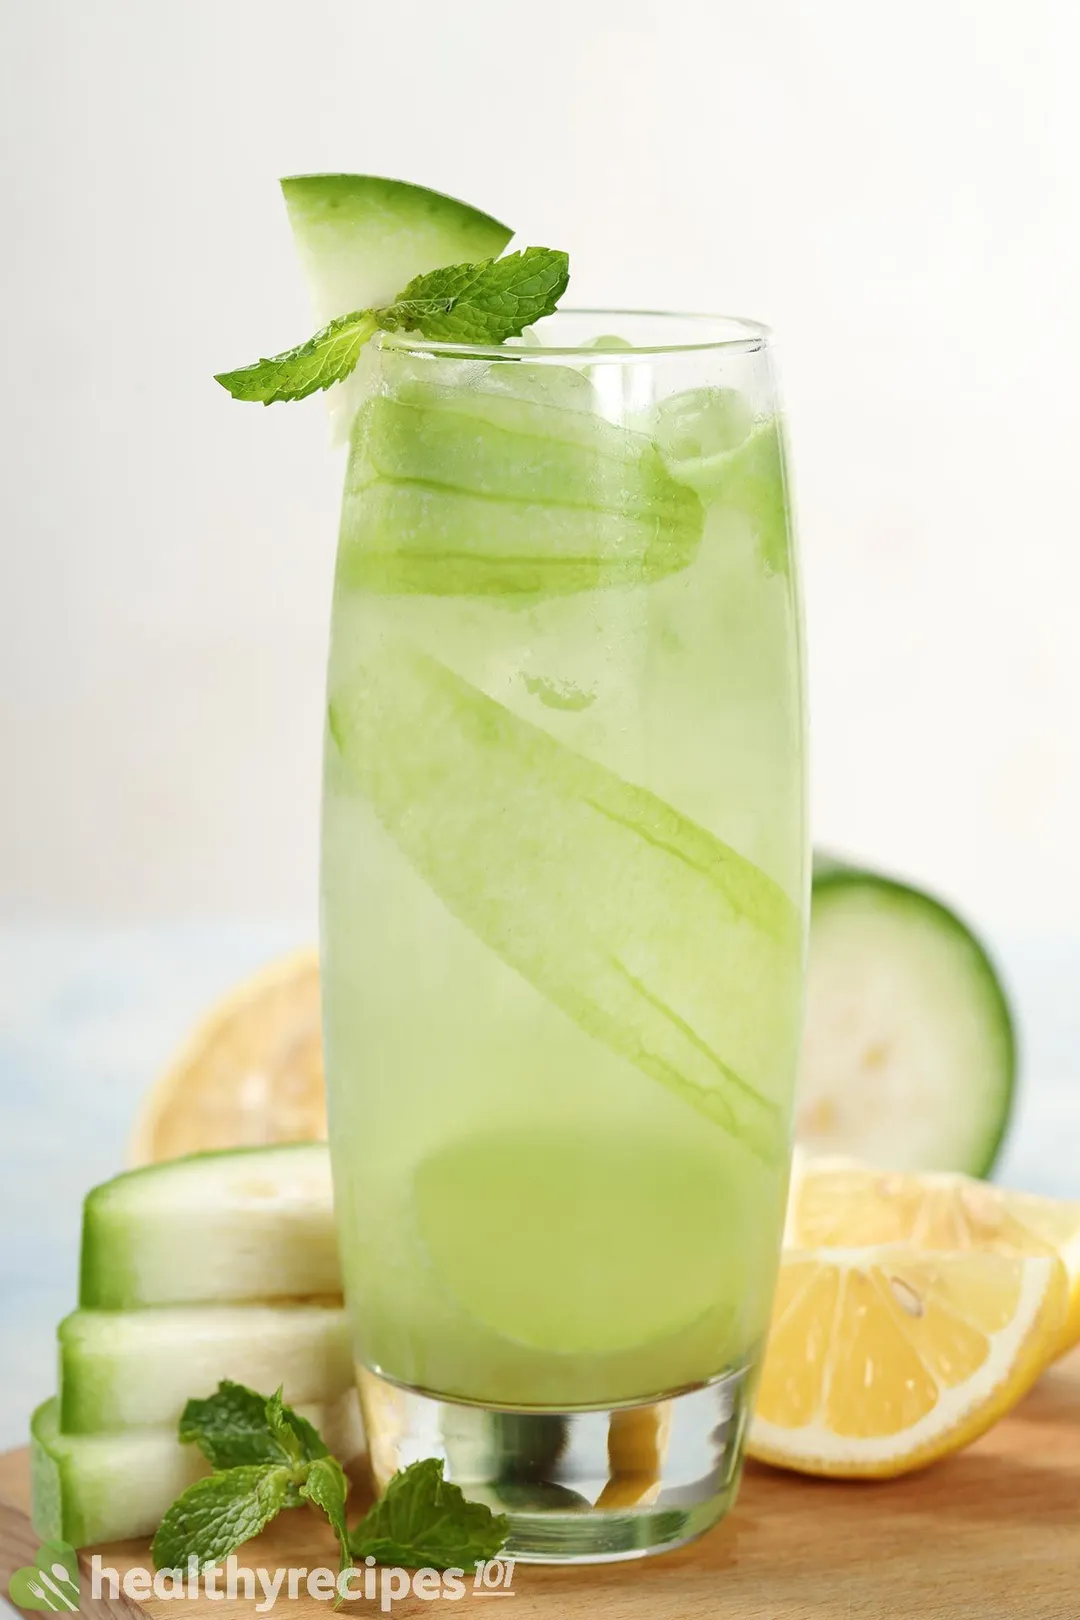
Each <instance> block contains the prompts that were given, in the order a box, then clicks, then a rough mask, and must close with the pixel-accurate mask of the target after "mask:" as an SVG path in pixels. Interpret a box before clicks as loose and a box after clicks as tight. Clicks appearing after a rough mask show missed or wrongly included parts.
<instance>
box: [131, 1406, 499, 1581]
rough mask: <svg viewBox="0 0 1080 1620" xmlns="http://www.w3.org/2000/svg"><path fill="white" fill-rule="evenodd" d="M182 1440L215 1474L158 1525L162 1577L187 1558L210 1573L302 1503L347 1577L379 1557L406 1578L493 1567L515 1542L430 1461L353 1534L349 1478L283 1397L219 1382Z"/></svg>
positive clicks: (394, 1483)
mask: <svg viewBox="0 0 1080 1620" xmlns="http://www.w3.org/2000/svg"><path fill="white" fill-rule="evenodd" d="M180 1438H181V1440H183V1441H185V1442H187V1443H189V1444H192V1443H193V1444H195V1445H197V1446H199V1448H200V1450H201V1451H202V1452H203V1455H204V1456H205V1457H206V1459H207V1461H208V1462H209V1463H210V1464H211V1467H212V1468H213V1470H214V1472H213V1473H211V1474H208V1475H207V1476H206V1477H205V1478H204V1479H198V1480H196V1481H195V1483H194V1484H193V1485H189V1486H188V1488H187V1490H186V1491H183V1492H182V1493H181V1495H180V1496H178V1497H177V1499H176V1501H175V1502H174V1503H173V1504H172V1506H171V1507H170V1508H169V1510H168V1511H167V1513H166V1514H165V1517H164V1518H163V1519H162V1521H161V1523H160V1525H159V1526H158V1529H157V1534H156V1535H155V1536H154V1540H153V1544H152V1547H151V1551H152V1553H153V1558H154V1563H155V1565H156V1566H157V1568H158V1569H182V1568H186V1567H187V1562H188V1559H189V1558H195V1559H197V1560H198V1565H199V1568H200V1569H206V1568H207V1567H208V1566H209V1565H210V1564H216V1563H219V1562H220V1561H221V1560H222V1559H223V1558H227V1557H228V1556H229V1554H230V1553H232V1552H235V1551H236V1549H237V1547H240V1546H242V1545H243V1543H244V1542H245V1541H250V1540H251V1538H252V1536H257V1535H258V1534H259V1532H260V1531H261V1530H265V1528H266V1526H267V1525H268V1524H269V1523H270V1522H271V1521H272V1520H273V1519H274V1518H276V1517H277V1515H278V1513H280V1511H281V1509H282V1508H286V1507H300V1506H302V1505H303V1504H304V1503H305V1502H309V1503H311V1505H312V1506H313V1507H316V1508H318V1509H319V1510H320V1511H321V1512H323V1513H325V1515H326V1517H327V1519H328V1520H329V1521H330V1524H331V1526H332V1528H333V1530H334V1534H335V1535H336V1536H337V1539H338V1546H339V1548H340V1553H341V1568H342V1569H347V1568H349V1567H350V1565H351V1563H352V1561H353V1560H354V1559H356V1560H357V1561H361V1560H363V1559H365V1558H370V1557H374V1558H375V1559H376V1560H377V1561H378V1562H379V1563H381V1564H395V1565H401V1566H403V1567H405V1568H408V1569H421V1568H431V1569H443V1570H445V1569H461V1570H471V1569H474V1568H475V1567H476V1564H477V1563H478V1561H479V1560H481V1559H486V1558H494V1557H495V1555H496V1553H498V1552H499V1551H500V1550H501V1548H502V1546H503V1544H504V1543H505V1541H506V1537H507V1535H508V1533H509V1529H510V1525H509V1521H508V1520H507V1519H506V1518H505V1517H504V1516H503V1515H501V1514H496V1513H492V1512H491V1510H490V1509H489V1508H487V1507H485V1506H484V1505H483V1504H482V1503H480V1502H470V1501H469V1500H468V1498H467V1497H465V1496H464V1495H463V1494H462V1492H461V1491H460V1490H459V1488H458V1487H457V1486H456V1485H454V1484H451V1482H450V1481H449V1480H445V1479H444V1478H443V1465H442V1463H441V1461H439V1460H438V1459H437V1458H434V1457H426V1458H424V1459H422V1460H421V1461H420V1462H415V1463H413V1464H411V1466H410V1467H408V1468H404V1469H402V1470H401V1472H400V1473H397V1474H395V1475H394V1477H393V1478H392V1479H391V1481H390V1483H389V1484H388V1486H387V1487H386V1491H385V1493H384V1494H383V1496H382V1497H381V1498H380V1500H379V1501H378V1502H376V1503H375V1505H374V1507H373V1508H372V1509H371V1510H370V1512H368V1513H367V1514H366V1515H365V1516H364V1518H363V1519H361V1521H360V1523H359V1524H358V1525H357V1526H356V1527H355V1528H354V1529H353V1530H352V1531H351V1532H350V1531H349V1529H348V1527H347V1525H346V1520H345V1502H346V1498H347V1496H348V1490H349V1482H348V1480H347V1478H346V1476H345V1471H344V1469H343V1468H342V1466H341V1464H340V1463H339V1462H338V1460H337V1458H336V1457H332V1456H331V1455H330V1453H329V1451H328V1450H327V1448H326V1445H325V1444H324V1442H323V1440H322V1438H321V1437H320V1435H319V1434H318V1433H317V1431H316V1430H315V1429H314V1428H313V1427H312V1425H311V1424H310V1423H309V1422H308V1421H307V1419H306V1418H302V1417H301V1416H300V1415H299V1413H297V1412H294V1411H293V1410H292V1408H291V1407H288V1406H286V1405H285V1403H284V1402H283V1400H282V1398H281V1391H280V1389H279V1390H278V1391H277V1392H276V1394H274V1395H270V1396H266V1395H259V1394H258V1393H257V1392H256V1391H255V1390H253V1389H247V1388H246V1387H245V1386H244V1385H243V1384H236V1383H233V1382H231V1381H230V1380H228V1379H223V1380H222V1382H221V1383H220V1384H219V1385H218V1387H217V1390H216V1392H215V1393H214V1394H213V1395H210V1396H208V1397H206V1398H205V1399H201V1400H190V1401H188V1403H187V1405H186V1406H185V1408H184V1413H183V1416H182V1417H181V1419H180Z"/></svg>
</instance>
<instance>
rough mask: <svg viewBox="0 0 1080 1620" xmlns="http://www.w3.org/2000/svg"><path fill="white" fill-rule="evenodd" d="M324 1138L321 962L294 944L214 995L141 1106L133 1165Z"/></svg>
mask: <svg viewBox="0 0 1080 1620" xmlns="http://www.w3.org/2000/svg"><path fill="white" fill-rule="evenodd" d="M325 1136H326V1099H325V1095H324V1089H323V1060H322V1034H321V1029H320V1021H319V961H318V957H317V955H316V953H315V952H314V951H298V952H296V953H295V954H294V955H291V956H287V957H284V958H282V959H281V960H280V961H277V962H273V963H271V964H270V965H269V966H268V967H266V968H263V969H262V971H261V972H259V973H257V974H256V975H255V976H254V977H253V978H251V979H247V980H245V981H244V983H242V984H240V985H238V986H237V987H236V988H235V989H234V990H232V991H231V992H230V993H229V994H228V995H227V996H226V997H225V998H224V999H223V1000H222V1001H220V1002H219V1003H218V1004H217V1006H216V1007H215V1008H214V1010H213V1011H212V1012H211V1013H210V1015H209V1016H208V1017H207V1018H206V1019H205V1021H204V1022H203V1023H202V1024H200V1026H199V1027H198V1029H197V1030H196V1031H195V1033H194V1034H193V1035H192V1037H191V1038H190V1040H189V1041H188V1042H187V1044H186V1045H185V1046H184V1048H183V1050H182V1051H181V1052H180V1053H179V1055H178V1056H177V1057H176V1058H175V1060H174V1061H173V1063H172V1064H171V1066H170V1067H169V1069H168V1070H167V1072H166V1073H165V1074H163V1075H162V1077H161V1079H160V1080H159V1081H158V1082H157V1083H156V1085H155V1086H154V1087H153V1089H152V1091H151V1092H150V1094H149V1096H148V1097H147V1098H146V1101H145V1103H144V1104H143V1107H142V1111H141V1113H140V1114H139V1117H138V1119H137V1121H136V1124H135V1129H134V1132H133V1135H132V1142H131V1159H132V1162H133V1163H134V1164H155V1163H157V1162H158V1161H160V1160H162V1159H175V1158H179V1157H180V1155H181V1154H184V1153H202V1152H205V1151H206V1150H207V1149H210V1148H231V1147H255V1146H261V1145H263V1144H267V1143H271V1142H308V1141H319V1140H322V1139H323V1138H325Z"/></svg>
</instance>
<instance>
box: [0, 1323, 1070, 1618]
mask: <svg viewBox="0 0 1080 1620" xmlns="http://www.w3.org/2000/svg"><path fill="white" fill-rule="evenodd" d="M28 1493H29V1481H28V1476H27V1457H26V1452H25V1451H16V1452H9V1453H8V1454H7V1455H6V1456H4V1457H0V1591H3V1592H6V1591H7V1585H8V1581H9V1579H10V1577H11V1573H12V1571H13V1570H14V1569H16V1568H18V1567H19V1566H20V1565H23V1564H27V1563H29V1562H30V1561H31V1559H32V1557H33V1555H34V1552H35V1550H36V1547H37V1538H36V1537H35V1535H34V1533H33V1531H32V1529H31V1527H30V1523H29V1519H28V1517H27V1500H28ZM103 1551H105V1550H104V1549H103ZM107 1554H108V1556H107V1558H106V1562H107V1563H108V1564H109V1565H111V1566H112V1567H114V1568H116V1569H118V1570H120V1571H121V1572H122V1571H123V1570H125V1569H128V1568H130V1567H132V1566H134V1565H143V1566H148V1560H149V1554H148V1550H147V1547H146V1544H145V1543H142V1542H125V1543H121V1544H118V1545H116V1546H114V1547H110V1548H108V1549H107ZM83 1562H84V1566H85V1568H86V1569H87V1570H89V1555H88V1554H87V1555H84V1558H83ZM240 1562H241V1563H242V1564H245V1565H248V1566H250V1567H251V1568H253V1569H254V1568H257V1567H258V1566H259V1565H262V1566H263V1567H265V1568H274V1567H276V1566H282V1565H285V1566H304V1565H306V1566H308V1567H310V1568H313V1567H315V1566H318V1565H324V1564H325V1565H331V1566H332V1565H334V1563H335V1551H334V1546H333V1542H332V1538H331V1537H330V1535H329V1533H328V1531H326V1530H325V1529H324V1528H323V1527H322V1526H320V1524H319V1523H318V1521H317V1520H316V1518H315V1516H314V1515H313V1514H311V1513H309V1512H308V1511H307V1510H304V1511H302V1512H294V1513H288V1514H283V1515H282V1517H281V1519H280V1520H279V1521H278V1522H277V1524H276V1525H275V1526H274V1527H273V1529H272V1530H270V1531H269V1532H268V1533H267V1534H266V1535H265V1536H263V1537H261V1538H260V1540H259V1541H257V1542H252V1543H250V1544H249V1545H248V1546H247V1547H245V1548H244V1549H243V1551H242V1553H241V1555H240ZM89 1586H90V1582H89V1577H88V1575H84V1579H83V1589H84V1598H83V1605H82V1612H83V1613H84V1614H85V1615H87V1616H90V1615H99V1616H101V1615H104V1614H111V1615H115V1616H123V1617H124V1620H138V1617H139V1616H141V1615H144V1614H149V1615H152V1616H154V1617H156V1620H165V1617H167V1616H168V1615H169V1614H170V1613H172V1614H173V1615H176V1614H177V1613H180V1614H182V1615H184V1616H188V1617H189V1620H210V1616H211V1615H215V1614H216V1615H218V1616H220V1615H222V1614H223V1613H226V1612H228V1613H230V1614H232V1613H235V1612H236V1611H243V1612H244V1613H245V1614H246V1615H248V1616H251V1615H253V1613H254V1608H255V1605H254V1602H253V1601H252V1602H245V1601H244V1600H242V1599H240V1600H238V1601H237V1602H236V1603H230V1602H228V1601H225V1600H221V1601H217V1602H213V1601H212V1600H210V1599H208V1598H207V1597H205V1596H200V1597H199V1598H195V1599H183V1600H155V1599H150V1600H149V1601H148V1602H146V1603H145V1604H141V1605H140V1604H137V1603H134V1602H131V1601H129V1600H126V1599H125V1598H124V1597H123V1596H122V1595H121V1597H120V1599H119V1600H117V1601H115V1602H109V1603H103V1602H98V1603H94V1602H92V1601H91V1600H90V1598H89ZM511 1589H512V1593H513V1607H512V1610H511V1613H512V1614H513V1616H514V1620H531V1617H536V1616H539V1617H543V1620H1080V1352H1074V1354H1073V1355H1072V1356H1071V1357H1069V1358H1068V1360H1067V1361H1065V1362H1063V1363H1062V1364H1060V1365H1059V1366H1058V1367H1056V1368H1055V1369H1053V1370H1052V1371H1051V1372H1050V1373H1048V1374H1047V1375H1046V1377H1045V1378H1044V1379H1043V1380H1042V1382H1041V1383H1040V1384H1039V1385H1038V1386H1037V1387H1036V1389H1035V1390H1034V1391H1033V1393H1032V1394H1031V1395H1029V1396H1028V1398H1027V1400H1026V1401H1025V1402H1024V1403H1023V1404H1022V1406H1020V1407H1019V1408H1018V1410H1017V1411H1016V1412H1015V1413H1014V1414H1013V1416H1012V1417H1010V1418H1008V1419H1007V1420H1006V1421H1005V1422H1003V1423H1001V1424H999V1425H998V1426H997V1428H996V1429H994V1430H993V1431H992V1432H991V1433H990V1434H988V1435H987V1436H985V1438H984V1439H982V1440H981V1441H979V1442H978V1444H976V1445H974V1446H972V1447H971V1448H970V1449H969V1450H968V1451H966V1452H963V1453H962V1454H961V1455H960V1456H958V1457H954V1458H952V1459H951V1460H950V1461H948V1462H945V1463H941V1464H939V1465H938V1466H937V1467H935V1468H931V1469H928V1470H926V1471H925V1472H923V1473H920V1474H913V1475H909V1476H908V1477H907V1478H905V1479H899V1480H894V1481H889V1482H884V1483H880V1484H839V1483H833V1482H827V1481H824V1480H809V1479H801V1478H798V1477H797V1476H795V1475H791V1474H782V1473H777V1472H773V1471H772V1470H769V1469H765V1468H760V1467H755V1466H753V1465H751V1466H750V1467H748V1469H747V1472H746V1478H745V1481H744V1484H743V1489H742V1493H741V1495H740V1498H739V1502H738V1505H737V1506H736V1508H735V1510H734V1512H733V1513H732V1514H731V1515H730V1516H729V1518H728V1519H727V1520H726V1521H725V1523H723V1524H722V1525H720V1526H718V1527H717V1528H716V1529H715V1530H713V1531H710V1532H709V1534H708V1535H706V1536H704V1537H703V1538H702V1539H701V1540H700V1541H698V1542H695V1543H694V1544H693V1545H692V1546H690V1547H686V1548H683V1549H681V1550H680V1551H678V1552H673V1553H668V1554H665V1555H663V1556H660V1557H657V1558H650V1559H645V1560H642V1561H640V1562H636V1563H628V1564H613V1565H601V1566H593V1567H590V1568H579V1569H551V1568H542V1567H538V1566H536V1565H529V1564H520V1563H519V1564H518V1565H517V1567H516V1569H515V1570H514V1574H513V1580H512V1588H511ZM503 1606H504V1605H503V1604H500V1603H496V1604H494V1605H493V1604H492V1603H491V1601H490V1599H489V1597H488V1596H485V1595H484V1594H476V1593H473V1592H472V1591H471V1590H469V1591H467V1592H466V1594H465V1596H464V1597H462V1598H461V1599H459V1600H457V1601H453V1602H451V1601H450V1600H448V1599H446V1598H440V1599H438V1600H436V1601H435V1602H431V1601H425V1600H423V1599H421V1598H418V1597H414V1596H410V1597H408V1598H406V1599H404V1600H403V1601H399V1602H395V1603H394V1605H393V1608H392V1613H393V1614H394V1615H397V1616H400V1617H403V1620H404V1617H412V1616H416V1615H420V1614H426V1615H428V1616H429V1617H434V1620H438V1617H439V1616H441V1615H447V1616H449V1615H456V1614H466V1613H467V1614H473V1613H475V1612H476V1611H477V1610H482V1611H487V1610H490V1609H491V1608H492V1607H496V1608H499V1609H501V1608H502V1607H503ZM271 1612H272V1613H273V1614H275V1615H278V1616H285V1617H286V1620H316V1616H322V1620H330V1616H331V1615H332V1613H333V1609H332V1606H331V1605H330V1604H329V1603H325V1602H319V1601H317V1600H315V1599H313V1598H309V1597H308V1596H307V1595H306V1594H303V1593H302V1595H301V1596H300V1597H299V1598H297V1599H296V1600H294V1601H289V1600H288V1599H287V1598H284V1597H279V1598H278V1601H277V1603H276V1605H275V1607H274V1609H273V1610H272V1611H271ZM345 1612H346V1613H351V1614H354V1615H357V1616H362V1615H364V1614H366V1613H371V1614H373V1615H374V1614H378V1613H379V1612H380V1608H379V1603H378V1601H377V1600H376V1601H373V1602H369V1601H364V1600H360V1601H358V1602H356V1603H353V1604H350V1605H348V1606H347V1609H346V1611H345Z"/></svg>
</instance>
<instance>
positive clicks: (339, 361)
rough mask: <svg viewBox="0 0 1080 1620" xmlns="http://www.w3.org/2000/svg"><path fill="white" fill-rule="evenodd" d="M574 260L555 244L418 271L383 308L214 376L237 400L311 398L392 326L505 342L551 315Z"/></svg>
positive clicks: (450, 338)
mask: <svg viewBox="0 0 1080 1620" xmlns="http://www.w3.org/2000/svg"><path fill="white" fill-rule="evenodd" d="M569 279H570V261H569V259H568V257H567V255H566V254H565V253H560V252H558V251H557V250H556V249H553V248H540V247H530V248H526V249H525V250H524V252H521V253H508V254H507V255H506V257H505V258H502V259H482V260H481V261H480V262H479V263H478V264H449V265H444V266H443V267H442V269H440V270H432V271H429V272H428V274H426V275H422V276H415V277H414V278H413V280H412V281H410V282H409V285H408V286H407V287H406V288H405V291H404V292H403V293H402V294H401V295H400V297H398V298H395V300H394V302H393V303H392V304H388V305H387V306H386V308H385V309H360V310H356V311H355V312H354V313H353V314H352V315H339V316H338V317H337V319H336V320H333V321H331V322H330V324H329V326H324V327H323V329H322V331H321V332H316V334H315V336H314V337H311V338H308V340H307V342H306V343H301V344H299V345H298V346H297V347H296V348H295V349H286V350H285V352H284V353H283V354H275V355H272V356H271V357H270V358H269V359H266V360H258V361H256V362H255V364H254V365H253V366H241V367H240V369H239V370H237V371H221V372H218V374H217V376H216V377H215V379H214V380H215V381H216V382H219V383H220V384H221V386H222V387H223V388H225V389H227V391H228V392H229V393H230V394H231V395H232V396H233V398H234V399H244V400H261V401H262V403H263V404H264V405H273V404H275V403H276V401H278V400H283V399H285V400H288V399H306V398H307V396H308V394H314V393H315V392H316V391H317V390H318V389H320V388H330V387H332V386H333V384H334V383H338V382H343V381H344V379H345V378H346V377H348V376H349V374H350V373H351V372H352V371H353V370H354V368H355V366H356V362H357V361H358V360H359V358H360V353H361V350H362V349H363V347H364V344H365V343H367V341H368V339H369V338H371V337H372V336H374V334H375V332H376V331H377V330H378V329H379V328H380V327H382V328H383V330H384V331H387V332H399V331H409V332H419V334H420V335H421V337H426V338H430V339H431V340H432V342H435V343H438V342H445V343H485V344H498V343H503V342H505V340H506V339H507V338H510V337H517V336H519V334H520V333H521V332H522V331H523V330H524V329H525V327H526V326H529V325H531V324H532V322H533V321H538V320H541V319H542V318H543V317H544V316H545V315H550V314H551V313H552V311H553V310H554V309H555V306H556V304H557V303H558V302H559V299H560V298H561V297H562V295H563V293H564V292H565V291H566V286H567V282H568V281H569Z"/></svg>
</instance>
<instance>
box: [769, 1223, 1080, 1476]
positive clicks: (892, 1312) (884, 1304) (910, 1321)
mask: <svg viewBox="0 0 1080 1620" xmlns="http://www.w3.org/2000/svg"><path fill="white" fill-rule="evenodd" d="M1067 1301H1068V1282H1067V1278H1066V1273H1065V1268H1064V1266H1063V1265H1062V1263H1061V1261H1060V1260H1059V1259H1058V1258H1057V1257H1056V1256H1055V1255H1007V1254H998V1253H995V1252H993V1251H989V1252H981V1251H974V1250H973V1251H970V1252H968V1253H961V1254H944V1253H933V1252H928V1251H925V1250H920V1249H913V1248H910V1247H906V1246H903V1245H896V1246H883V1247H870V1248H858V1249H809V1250H799V1249H791V1250H787V1251H785V1253H784V1255H783V1259H782V1263H781V1269H780V1278H779V1284H778V1288H777V1294H776V1301H775V1305H774V1311H773V1322H772V1329H771V1331H770V1335H769V1342H768V1347H767V1350H766V1355H765V1365H764V1369H763V1372H762V1377H761V1384H760V1386H759V1389H758V1396H757V1405H756V1410H755V1415H754V1419H753V1422H752V1424H751V1428H750V1441H749V1448H748V1449H749V1452H750V1455H751V1456H752V1457H756V1458H758V1459H759V1460H760V1461H762V1462H768V1463H774V1464H776V1465H778V1466H780V1467H783V1468H792V1469H796V1470H798V1471H799V1472H802V1473H808V1474H825V1475H833V1476H836V1477H840V1478H847V1479H864V1478H885V1477H888V1476H890V1475H894V1474H902V1473H906V1472H908V1471H909V1470H910V1469H913V1468H920V1467H923V1466H925V1465H926V1464H927V1463H931V1462H935V1461H937V1460H938V1459H939V1458H941V1457H945V1456H948V1455H949V1453H950V1452H953V1451H957V1450H959V1449H960V1447H961V1446H965V1445H967V1444H968V1443H969V1442H970V1441H972V1440H974V1439H976V1438H977V1437H978V1436H979V1435H980V1434H982V1433H983V1432H984V1431H985V1430H986V1429H988V1428H989V1427H990V1425H991V1424H992V1423H995V1422H996V1421H997V1419H998V1418H1000V1417H1001V1416H1003V1414H1004V1413H1006V1412H1008V1411H1009V1410H1010V1409H1011V1408H1012V1407H1013V1406H1014V1405H1015V1404H1016V1402H1017V1401H1018V1400H1019V1399H1020V1397H1021V1396H1022V1395H1023V1394H1025V1393H1026V1391H1027V1390H1028V1389H1029V1388H1030V1386H1031V1385H1032V1383H1034V1381H1035V1379H1036V1378H1037V1377H1038V1376H1039V1374H1040V1372H1042V1370H1043V1368H1044V1367H1045V1366H1046V1363H1047V1360H1048V1357H1049V1352H1050V1349H1051V1347H1052V1346H1053V1345H1054V1344H1055V1343H1056V1341H1057V1339H1058V1337H1059V1335H1060V1333H1061V1325H1062V1321H1063V1319H1064V1316H1065V1311H1066V1308H1067Z"/></svg>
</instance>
